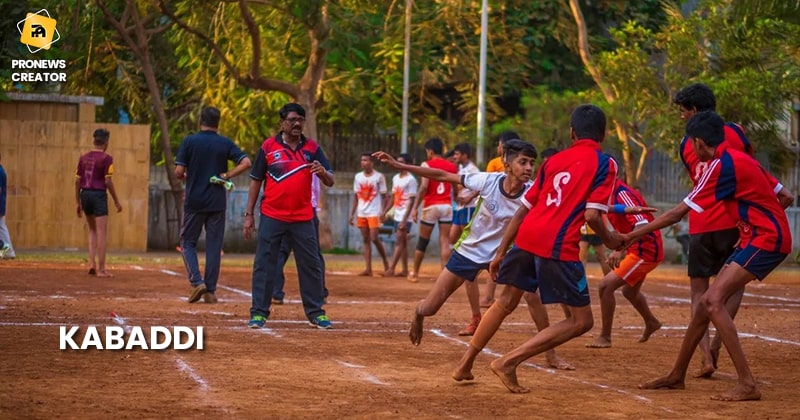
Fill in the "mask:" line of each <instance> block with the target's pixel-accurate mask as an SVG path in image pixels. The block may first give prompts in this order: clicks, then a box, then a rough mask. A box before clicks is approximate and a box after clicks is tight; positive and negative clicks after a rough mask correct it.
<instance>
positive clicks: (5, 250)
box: [0, 241, 11, 258]
mask: <svg viewBox="0 0 800 420" xmlns="http://www.w3.org/2000/svg"><path fill="white" fill-rule="evenodd" d="M0 244H3V245H2V248H0V258H5V257H6V254H8V252H9V251H11V245H9V244H5V243H3V241H0Z"/></svg>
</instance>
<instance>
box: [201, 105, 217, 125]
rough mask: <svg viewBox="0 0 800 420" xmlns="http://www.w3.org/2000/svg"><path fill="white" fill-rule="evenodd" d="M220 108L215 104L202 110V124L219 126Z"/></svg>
mask: <svg viewBox="0 0 800 420" xmlns="http://www.w3.org/2000/svg"><path fill="white" fill-rule="evenodd" d="M219 115H220V113H219V110H218V109H217V108H214V107H213V106H207V107H205V108H203V110H202V111H200V125H204V126H206V127H211V128H217V127H219Z"/></svg>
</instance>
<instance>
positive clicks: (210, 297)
mask: <svg viewBox="0 0 800 420" xmlns="http://www.w3.org/2000/svg"><path fill="white" fill-rule="evenodd" d="M203 302H205V303H217V302H219V300H217V295H215V294H214V292H205V293H203Z"/></svg>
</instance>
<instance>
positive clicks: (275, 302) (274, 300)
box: [272, 297, 283, 305]
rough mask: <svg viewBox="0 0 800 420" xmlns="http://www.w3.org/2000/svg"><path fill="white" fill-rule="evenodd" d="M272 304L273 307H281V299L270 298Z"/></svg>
mask: <svg viewBox="0 0 800 420" xmlns="http://www.w3.org/2000/svg"><path fill="white" fill-rule="evenodd" d="M272 304H273V305H283V299H278V298H275V297H274V298H272Z"/></svg>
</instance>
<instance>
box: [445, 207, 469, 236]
mask: <svg viewBox="0 0 800 420" xmlns="http://www.w3.org/2000/svg"><path fill="white" fill-rule="evenodd" d="M466 212H467V209H458V210H456V211H454V212H453V224H452V225H450V232H449V233H448V235H449V236H448V238H449V241H450V244H451V245H455V244H456V242H458V238H459V237H461V232H463V231H464V225H465V224H466V223H463V221H462V219H464V218H465V217H466Z"/></svg>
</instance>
